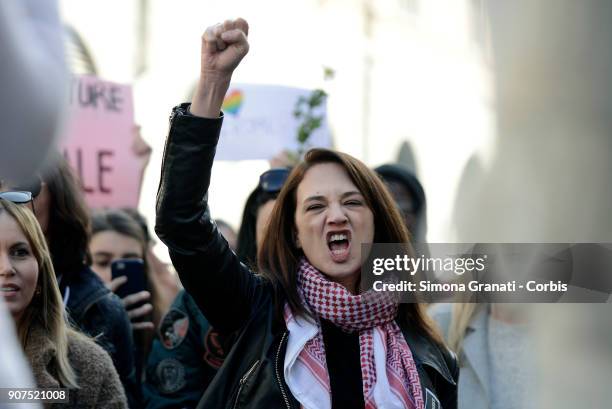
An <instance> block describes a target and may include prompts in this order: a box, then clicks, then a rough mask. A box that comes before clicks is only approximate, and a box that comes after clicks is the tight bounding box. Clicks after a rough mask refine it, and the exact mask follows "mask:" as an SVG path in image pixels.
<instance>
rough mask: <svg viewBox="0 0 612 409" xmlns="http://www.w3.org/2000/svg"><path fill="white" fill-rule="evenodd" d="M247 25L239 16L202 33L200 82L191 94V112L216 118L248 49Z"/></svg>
mask: <svg viewBox="0 0 612 409" xmlns="http://www.w3.org/2000/svg"><path fill="white" fill-rule="evenodd" d="M248 33H249V24H248V23H247V22H246V21H245V20H244V19H241V18H238V19H236V20H226V21H225V22H223V23H222V24H221V23H220V24H216V25H214V26H212V27H209V28H207V29H206V31H205V32H204V35H203V36H202V55H201V67H200V81H199V82H198V87H197V89H196V92H195V94H194V96H193V101H192V105H191V109H190V110H191V113H192V114H194V115H197V116H202V117H207V118H216V117H218V116H219V111H220V109H221V104H222V103H223V98H224V96H225V93H226V92H227V89H228V87H229V83H230V80H231V78H232V73H233V72H234V70H235V69H236V67H237V66H238V64H240V61H241V60H242V59H243V58H244V56H245V55H246V54H247V53H248V51H249V42H248V40H247V35H248Z"/></svg>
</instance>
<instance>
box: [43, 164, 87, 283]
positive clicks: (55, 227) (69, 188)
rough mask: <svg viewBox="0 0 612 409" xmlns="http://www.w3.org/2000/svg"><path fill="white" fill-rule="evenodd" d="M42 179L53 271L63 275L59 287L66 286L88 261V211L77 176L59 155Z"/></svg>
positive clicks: (47, 234)
mask: <svg viewBox="0 0 612 409" xmlns="http://www.w3.org/2000/svg"><path fill="white" fill-rule="evenodd" d="M42 179H43V181H44V182H45V184H46V185H47V188H48V189H49V193H50V197H51V201H50V202H51V203H50V205H49V206H50V209H49V226H48V227H47V231H46V236H47V240H48V243H49V249H50V250H51V258H52V260H53V267H54V268H55V271H56V272H57V274H61V275H62V283H69V282H70V281H71V279H72V276H74V275H76V274H78V273H80V272H81V270H83V268H84V267H85V266H86V265H87V264H90V261H91V260H90V259H91V258H90V256H89V251H88V243H89V234H90V228H91V226H90V218H89V211H88V209H87V205H86V204H85V197H84V196H83V192H82V190H81V186H80V184H79V181H78V179H77V177H76V175H75V174H74V173H73V171H72V170H71V169H70V166H69V165H68V162H66V159H64V157H63V156H61V155H60V154H59V153H56V154H55V156H54V158H53V161H52V164H51V165H49V167H48V168H47V169H46V170H45V171H44V172H43V173H42Z"/></svg>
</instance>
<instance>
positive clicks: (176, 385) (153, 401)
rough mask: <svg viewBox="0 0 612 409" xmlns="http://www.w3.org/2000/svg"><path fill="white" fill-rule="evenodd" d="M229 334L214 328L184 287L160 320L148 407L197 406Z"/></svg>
mask: <svg viewBox="0 0 612 409" xmlns="http://www.w3.org/2000/svg"><path fill="white" fill-rule="evenodd" d="M227 338H228V337H223V336H222V335H221V334H219V332H218V331H216V330H214V329H213V328H212V327H211V326H210V324H209V323H208V321H207V320H206V318H205V317H204V316H203V315H202V312H201V311H200V309H199V308H198V306H197V305H196V303H195V301H194V300H193V298H192V297H191V296H190V295H189V294H188V293H187V292H185V290H181V291H180V292H179V293H178V294H177V296H176V298H175V299H174V302H173V303H172V305H171V306H170V309H169V310H168V312H167V313H166V314H165V315H164V317H163V318H162V319H161V322H160V325H159V330H158V334H157V336H156V337H155V339H154V340H153V347H152V348H151V353H150V354H149V359H148V361H147V379H146V382H145V383H144V386H143V394H144V398H145V402H146V408H147V409H162V408H195V407H196V406H197V404H198V402H199V401H200V398H201V397H202V394H203V393H204V391H205V390H206V388H207V387H208V385H209V384H210V382H211V381H212V379H213V378H214V377H215V375H216V374H217V370H218V369H219V368H220V367H221V364H223V360H224V359H225V356H226V355H227V351H228V350H229V347H228V345H227V344H228V341H229V340H228V339H227Z"/></svg>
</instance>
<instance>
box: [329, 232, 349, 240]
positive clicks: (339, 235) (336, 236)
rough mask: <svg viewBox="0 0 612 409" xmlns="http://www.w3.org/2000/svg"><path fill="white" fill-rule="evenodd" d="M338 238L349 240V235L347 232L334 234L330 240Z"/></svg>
mask: <svg viewBox="0 0 612 409" xmlns="http://www.w3.org/2000/svg"><path fill="white" fill-rule="evenodd" d="M338 240H348V235H347V234H346V233H342V234H332V236H331V237H330V239H329V241H338Z"/></svg>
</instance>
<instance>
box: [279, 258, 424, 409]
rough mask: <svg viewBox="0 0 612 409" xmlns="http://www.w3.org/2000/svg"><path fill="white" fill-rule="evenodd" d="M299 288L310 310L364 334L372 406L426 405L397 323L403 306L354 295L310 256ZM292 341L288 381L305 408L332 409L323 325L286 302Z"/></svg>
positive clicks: (414, 408)
mask: <svg viewBox="0 0 612 409" xmlns="http://www.w3.org/2000/svg"><path fill="white" fill-rule="evenodd" d="M298 286H299V290H300V293H301V295H302V297H303V300H304V302H305V304H306V306H307V308H308V309H309V310H310V311H311V312H313V314H314V315H315V316H316V317H318V318H323V319H326V320H328V321H330V322H332V323H333V324H335V325H336V326H338V327H339V328H341V329H343V330H344V331H347V332H359V344H360V355H361V376H362V379H363V396H364V401H365V407H366V409H376V408H378V409H381V408H385V409H386V408H407V409H423V408H424V407H425V404H424V400H423V393H422V390H421V384H420V380H419V375H418V372H417V367H416V364H415V362H414V359H413V357H412V352H411V351H410V348H409V346H408V344H407V343H406V340H405V339H404V336H403V335H402V332H401V330H400V328H399V326H398V325H397V323H396V322H395V317H396V315H397V310H398V304H397V302H396V301H394V300H393V298H392V296H391V295H390V294H387V293H383V292H380V293H377V292H373V291H371V292H367V293H364V294H359V295H353V294H351V293H350V292H349V291H348V290H347V289H345V288H344V287H343V286H342V285H340V284H338V283H335V282H333V281H330V280H328V279H327V278H326V277H325V276H324V275H323V274H322V273H321V272H319V271H318V270H317V269H316V268H314V267H313V266H312V265H311V264H310V263H309V262H308V261H306V259H302V260H301V261H300V265H299V269H298ZM285 322H286V323H287V328H288V329H289V340H288V344H287V352H286V354H285V364H284V372H285V379H286V381H287V385H288V386H289V388H290V390H291V392H292V393H293V395H294V396H295V397H296V399H297V400H298V401H299V402H300V403H301V404H302V406H303V407H305V408H317V409H324V408H330V407H331V388H330V382H329V373H328V371H327V364H326V360H325V346H324V343H323V335H322V333H321V325H320V323H319V322H318V321H317V322H316V323H312V322H311V321H309V320H306V319H302V318H301V317H295V316H294V315H293V314H292V312H291V310H290V308H289V306H288V305H285Z"/></svg>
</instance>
